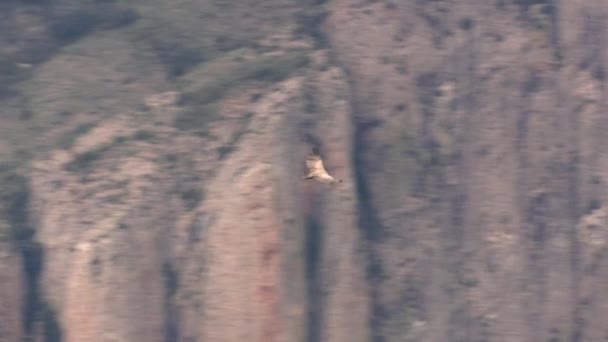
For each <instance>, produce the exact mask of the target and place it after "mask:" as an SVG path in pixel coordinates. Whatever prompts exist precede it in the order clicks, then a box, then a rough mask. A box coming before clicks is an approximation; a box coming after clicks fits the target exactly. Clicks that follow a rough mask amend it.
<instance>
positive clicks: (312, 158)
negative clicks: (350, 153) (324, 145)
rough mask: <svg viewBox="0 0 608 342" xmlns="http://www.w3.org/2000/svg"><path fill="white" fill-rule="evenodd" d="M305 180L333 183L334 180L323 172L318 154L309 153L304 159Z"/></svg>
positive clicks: (323, 168)
mask: <svg viewBox="0 0 608 342" xmlns="http://www.w3.org/2000/svg"><path fill="white" fill-rule="evenodd" d="M306 169H307V174H306V178H316V179H317V180H319V181H321V182H324V183H333V182H335V181H336V180H335V179H334V177H332V176H330V175H329V173H327V170H325V166H324V165H323V160H322V159H321V157H320V156H319V155H318V154H315V153H311V154H309V155H308V156H307V157H306Z"/></svg>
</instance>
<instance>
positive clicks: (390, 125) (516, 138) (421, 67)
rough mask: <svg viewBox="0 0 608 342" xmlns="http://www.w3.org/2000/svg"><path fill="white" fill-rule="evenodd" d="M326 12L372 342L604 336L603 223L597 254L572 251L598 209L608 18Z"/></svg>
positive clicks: (373, 6)
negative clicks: (364, 235) (347, 141)
mask: <svg viewBox="0 0 608 342" xmlns="http://www.w3.org/2000/svg"><path fill="white" fill-rule="evenodd" d="M329 6H330V8H331V15H330V17H329V19H328V23H327V25H328V28H327V31H328V34H329V35H330V37H331V46H332V50H333V51H335V55H336V60H337V61H338V63H339V64H340V65H341V66H343V67H344V68H345V70H347V72H348V74H349V76H350V84H351V86H352V89H353V93H354V98H355V101H354V102H353V103H354V120H355V124H356V127H357V128H356V133H355V136H356V145H355V149H356V151H357V153H356V155H357V156H358V157H357V159H356V160H357V163H356V168H357V171H358V173H359V179H360V189H359V190H360V194H361V196H362V197H363V198H365V200H361V202H362V206H361V211H360V214H361V217H363V218H367V220H366V221H363V222H362V224H363V225H364V229H366V230H367V231H368V236H369V237H370V239H371V240H372V241H373V242H372V243H371V248H370V249H369V250H368V263H369V265H370V270H369V273H368V274H369V275H370V278H371V279H372V283H371V284H370V288H371V289H372V290H371V292H370V295H371V298H372V307H373V315H372V322H371V329H372V335H373V337H374V339H375V340H378V341H382V340H390V341H393V340H395V341H396V340H404V339H411V340H425V341H448V340H450V341H500V340H513V341H549V340H551V341H553V340H556V341H557V340H560V341H561V340H570V341H583V340H585V341H586V340H602V339H604V338H606V337H608V335H607V333H608V331H606V330H605V329H604V328H600V327H599V326H598V320H601V318H599V317H600V316H597V315H596V314H591V312H594V313H600V312H604V311H603V310H605V307H604V305H603V304H601V303H603V302H604V300H603V299H602V298H601V292H602V290H601V289H600V288H599V287H597V286H601V285H600V284H603V283H605V282H606V277H607V276H608V274H607V273H606V269H605V267H603V266H601V265H603V264H605V261H603V254H602V252H599V250H598V247H597V246H599V245H601V244H602V242H601V241H602V240H603V238H601V237H600V236H599V235H603V234H604V233H605V230H606V222H605V221H603V220H602V219H597V221H594V222H596V223H595V224H596V225H595V227H596V228H597V230H596V232H597V234H599V235H598V236H596V237H597V240H595V241H596V243H597V244H598V245H596V247H593V246H592V245H591V244H590V243H589V242H588V241H589V240H586V241H587V242H584V241H585V240H582V239H581V238H580V234H588V233H582V232H581V224H583V225H584V223H581V222H586V220H589V219H590V218H589V217H600V216H601V215H602V214H600V212H598V210H600V211H603V210H604V207H605V205H606V204H605V203H606V202H605V201H606V198H605V193H606V176H607V174H606V164H605V163H606V153H605V151H603V146H606V142H607V139H608V135H607V134H606V133H605V131H604V132H600V131H601V130H604V129H605V127H606V122H607V121H606V120H608V116H606V114H605V104H606V95H608V94H607V93H606V91H605V84H604V76H603V72H604V70H605V68H606V67H607V66H608V65H607V64H606V60H605V57H604V56H605V55H606V52H608V51H607V50H606V37H607V35H606V34H607V32H606V28H605V25H604V24H601V22H602V21H603V19H601V18H603V16H604V15H605V14H606V10H608V8H606V7H605V4H603V3H600V2H595V3H593V2H585V3H583V2H571V1H552V2H550V1H547V2H545V1H535V2H510V1H501V2H491V1H490V2H488V1H486V2H482V1H476V2H473V3H471V2H463V1H428V2H422V1H408V2H405V3H403V2H401V3H397V2H393V3H387V2H367V3H362V2H357V1H347V0H345V1H333V2H331V4H330V5H329ZM600 127H603V128H600ZM591 220H594V219H591ZM600 222H601V223H600ZM589 230H592V228H589ZM599 249H601V247H599ZM592 251H594V252H592ZM589 253H591V254H593V255H594V257H593V258H589V257H584V255H588V254H589ZM592 279H593V280H592ZM590 283H594V284H595V285H593V286H589V285H588V284H590Z"/></svg>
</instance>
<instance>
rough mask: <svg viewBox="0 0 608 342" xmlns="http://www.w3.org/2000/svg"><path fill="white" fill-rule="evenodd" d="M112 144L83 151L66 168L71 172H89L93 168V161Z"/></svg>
mask: <svg viewBox="0 0 608 342" xmlns="http://www.w3.org/2000/svg"><path fill="white" fill-rule="evenodd" d="M110 146H111V145H105V146H101V147H99V148H96V149H93V150H90V151H86V152H84V153H81V154H79V155H77V156H76V158H74V160H72V161H70V162H69V163H67V164H66V165H65V170H66V171H70V172H79V173H85V174H86V173H89V172H90V171H91V170H92V167H93V163H95V161H97V160H98V159H99V158H101V156H102V155H103V154H104V153H105V152H106V150H108V149H109V148H110Z"/></svg>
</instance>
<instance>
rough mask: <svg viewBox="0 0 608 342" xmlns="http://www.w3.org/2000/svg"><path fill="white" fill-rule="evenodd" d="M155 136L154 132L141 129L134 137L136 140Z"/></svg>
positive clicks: (150, 138) (149, 138)
mask: <svg viewBox="0 0 608 342" xmlns="http://www.w3.org/2000/svg"><path fill="white" fill-rule="evenodd" d="M154 137H155V135H154V133H153V132H150V131H146V130H139V131H137V132H135V134H134V135H133V139H135V140H152V139H154Z"/></svg>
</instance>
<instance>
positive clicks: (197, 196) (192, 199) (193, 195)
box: [180, 188, 203, 210]
mask: <svg viewBox="0 0 608 342" xmlns="http://www.w3.org/2000/svg"><path fill="white" fill-rule="evenodd" d="M180 198H181V199H182V201H183V203H184V205H185V206H186V208H187V209H188V210H192V209H194V208H196V207H197V206H198V204H199V203H200V202H201V200H202V199H203V192H202V190H200V189H198V188H189V189H187V190H185V191H183V192H181V193H180Z"/></svg>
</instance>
